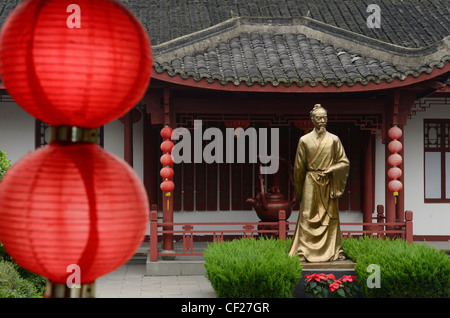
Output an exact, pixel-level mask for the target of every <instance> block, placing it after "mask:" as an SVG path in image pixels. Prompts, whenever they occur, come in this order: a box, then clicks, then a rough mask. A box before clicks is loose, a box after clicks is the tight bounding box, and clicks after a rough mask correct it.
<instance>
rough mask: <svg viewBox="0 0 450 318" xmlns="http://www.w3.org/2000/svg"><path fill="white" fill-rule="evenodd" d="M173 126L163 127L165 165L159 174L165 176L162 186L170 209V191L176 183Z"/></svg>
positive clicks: (162, 159) (162, 157)
mask: <svg viewBox="0 0 450 318" xmlns="http://www.w3.org/2000/svg"><path fill="white" fill-rule="evenodd" d="M172 131H173V130H172V128H170V127H169V126H165V127H164V128H163V129H161V137H162V139H163V142H162V143H161V151H162V152H163V155H162V156H161V159H160V161H161V164H162V165H163V167H162V168H161V170H160V172H159V174H160V176H161V178H163V181H162V182H161V185H160V188H161V190H162V191H163V192H164V193H165V196H166V197H167V209H169V204H170V201H169V198H168V197H169V196H170V193H171V192H172V191H173V189H174V188H175V184H174V183H173V181H172V178H173V174H174V172H173V169H172V165H173V157H172V154H171V153H172V149H173V147H174V144H173V142H172V141H171V140H170V139H171V136H172Z"/></svg>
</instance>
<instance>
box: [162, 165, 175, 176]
mask: <svg viewBox="0 0 450 318" xmlns="http://www.w3.org/2000/svg"><path fill="white" fill-rule="evenodd" d="M159 174H160V176H161V177H162V178H163V179H170V178H172V177H173V174H174V173H173V169H172V168H170V167H163V168H162V169H161V170H160V172H159Z"/></svg>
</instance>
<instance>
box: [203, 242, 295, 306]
mask: <svg viewBox="0 0 450 318" xmlns="http://www.w3.org/2000/svg"><path fill="white" fill-rule="evenodd" d="M290 243H291V240H289V239H288V240H286V241H282V240H277V239H271V238H260V239H255V238H252V239H250V238H248V239H236V240H232V241H225V242H220V243H212V244H210V245H208V247H207V248H206V249H205V251H204V258H205V268H206V277H207V278H208V280H209V281H210V282H211V286H212V287H213V289H214V291H215V292H216V296H217V297H219V298H291V297H293V292H294V288H295V286H296V285H297V284H298V282H299V280H300V277H301V275H302V269H301V265H300V262H299V260H298V258H297V257H289V256H288V251H289V247H290Z"/></svg>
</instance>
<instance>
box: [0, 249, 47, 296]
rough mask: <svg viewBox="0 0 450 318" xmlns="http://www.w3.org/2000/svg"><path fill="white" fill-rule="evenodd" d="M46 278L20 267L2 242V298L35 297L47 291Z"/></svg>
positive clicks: (0, 273) (0, 277) (0, 264)
mask: <svg viewBox="0 0 450 318" xmlns="http://www.w3.org/2000/svg"><path fill="white" fill-rule="evenodd" d="M45 283H46V279H45V278H44V277H42V276H40V275H37V274H34V273H32V272H30V271H28V270H26V269H25V268H23V267H20V266H19V265H18V264H17V263H16V262H14V260H13V259H12V258H11V257H10V256H9V255H8V253H7V252H6V250H5V248H4V247H3V244H2V243H1V242H0V298H35V297H42V296H43V295H44V292H45Z"/></svg>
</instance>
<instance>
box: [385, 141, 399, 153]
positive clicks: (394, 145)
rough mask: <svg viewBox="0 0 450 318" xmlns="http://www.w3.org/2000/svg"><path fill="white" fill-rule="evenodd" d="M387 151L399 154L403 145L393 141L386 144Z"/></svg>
mask: <svg viewBox="0 0 450 318" xmlns="http://www.w3.org/2000/svg"><path fill="white" fill-rule="evenodd" d="M388 149H389V151H390V152H400V151H402V149H403V145H402V143H401V142H400V141H398V140H397V139H394V140H392V141H391V142H390V143H389V144H388Z"/></svg>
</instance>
